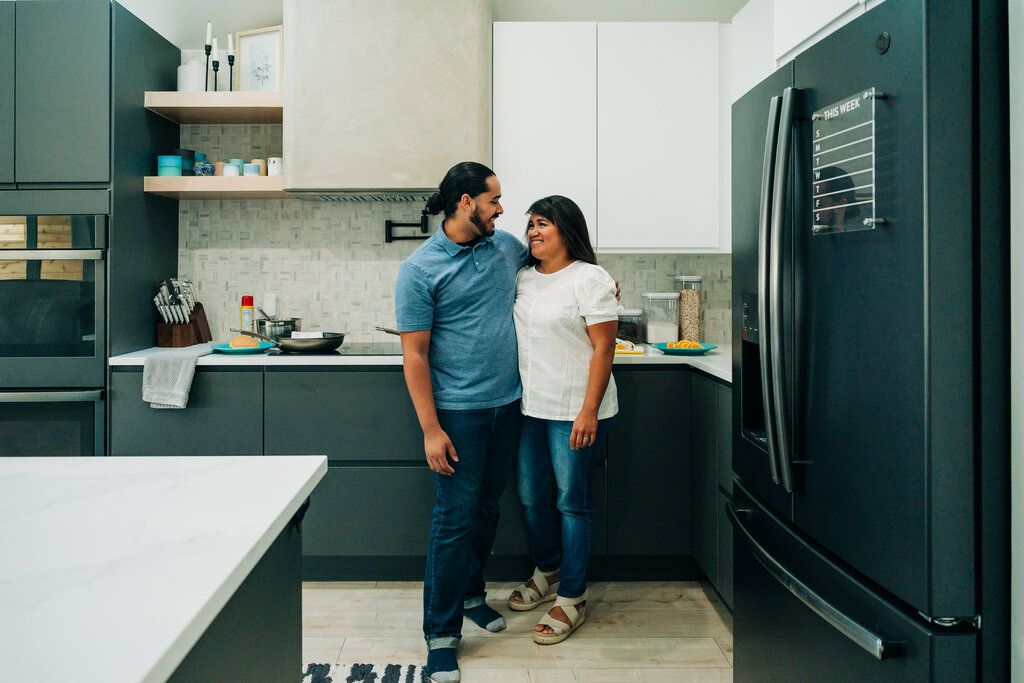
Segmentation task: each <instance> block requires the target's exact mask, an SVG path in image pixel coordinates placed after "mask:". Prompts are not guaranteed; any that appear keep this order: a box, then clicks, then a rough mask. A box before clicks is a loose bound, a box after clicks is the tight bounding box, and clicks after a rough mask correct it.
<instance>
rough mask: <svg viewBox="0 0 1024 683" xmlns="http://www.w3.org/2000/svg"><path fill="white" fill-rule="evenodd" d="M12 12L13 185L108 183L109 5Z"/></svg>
mask: <svg viewBox="0 0 1024 683" xmlns="http://www.w3.org/2000/svg"><path fill="white" fill-rule="evenodd" d="M14 5H15V22H16V29H17V30H16V32H15V53H14V54H15V74H16V77H17V89H16V93H15V98H14V101H15V102H14V107H15V115H14V121H15V150H16V153H15V181H16V182H17V183H19V184H20V183H106V182H109V181H110V72H111V68H110V52H111V50H110V8H111V3H110V2H107V0H69V1H65V2H44V1H42V0H21V1H20V2H16V3H14ZM125 58H126V59H136V58H137V55H134V56H132V55H126V56H125ZM56 84H60V87H55V85H56Z"/></svg>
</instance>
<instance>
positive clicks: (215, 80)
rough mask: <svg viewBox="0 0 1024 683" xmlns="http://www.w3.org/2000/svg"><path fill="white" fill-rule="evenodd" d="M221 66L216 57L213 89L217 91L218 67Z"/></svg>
mask: <svg viewBox="0 0 1024 683" xmlns="http://www.w3.org/2000/svg"><path fill="white" fill-rule="evenodd" d="M218 67H220V62H218V61H217V60H216V59H215V60H213V91H214V92H217V69H218Z"/></svg>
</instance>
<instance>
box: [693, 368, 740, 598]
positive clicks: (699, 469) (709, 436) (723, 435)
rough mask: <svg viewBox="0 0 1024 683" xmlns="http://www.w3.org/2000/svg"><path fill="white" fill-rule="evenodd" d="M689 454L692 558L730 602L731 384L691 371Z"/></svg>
mask: <svg viewBox="0 0 1024 683" xmlns="http://www.w3.org/2000/svg"><path fill="white" fill-rule="evenodd" d="M690 429H691V437H690V444H691V449H692V453H691V455H692V457H693V484H692V510H693V559H694V560H695V561H696V562H697V564H698V565H699V566H700V568H701V569H702V570H703V571H704V574H705V575H707V577H708V581H710V582H711V585H713V586H714V587H715V589H716V590H717V591H718V592H719V594H720V595H721V596H722V600H723V601H724V602H725V604H726V605H728V606H730V607H731V606H732V525H731V524H729V519H728V517H726V514H725V506H726V504H727V503H728V502H729V501H730V499H731V496H732V389H731V388H730V387H728V386H725V385H722V384H719V383H718V382H715V381H713V380H711V379H709V378H707V377H704V376H703V375H699V374H694V375H693V407H692V410H691V413H690Z"/></svg>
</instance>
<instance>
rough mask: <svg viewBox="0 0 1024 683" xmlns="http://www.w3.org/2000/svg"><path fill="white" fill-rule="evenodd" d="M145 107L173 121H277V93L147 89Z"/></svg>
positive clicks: (278, 117) (279, 105) (279, 103)
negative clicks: (158, 90)
mask: <svg viewBox="0 0 1024 683" xmlns="http://www.w3.org/2000/svg"><path fill="white" fill-rule="evenodd" d="M146 109H149V110H150V111H152V112H156V113H157V114H160V116H163V117H164V118H168V119H170V120H171V121H174V122H176V123H186V124H187V123H281V112H282V109H283V106H282V99H281V93H279V92H147V93H146Z"/></svg>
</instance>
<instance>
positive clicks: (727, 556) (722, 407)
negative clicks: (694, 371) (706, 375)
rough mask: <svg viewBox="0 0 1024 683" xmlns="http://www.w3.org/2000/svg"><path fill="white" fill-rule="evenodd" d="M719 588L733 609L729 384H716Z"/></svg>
mask: <svg viewBox="0 0 1024 683" xmlns="http://www.w3.org/2000/svg"><path fill="white" fill-rule="evenodd" d="M718 501H719V502H718V506H717V507H718V584H717V586H716V588H718V592H719V593H721V595H722V600H723V601H725V604H726V605H727V606H728V607H729V608H730V609H732V524H730V523H729V518H728V517H727V516H726V514H725V506H726V504H727V503H731V502H732V387H727V386H725V385H722V384H719V385H718Z"/></svg>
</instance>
